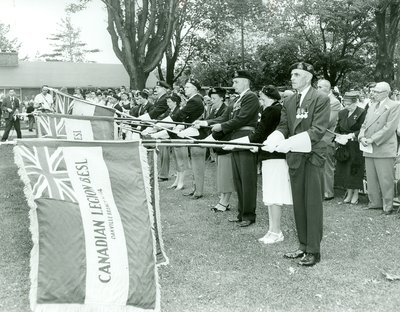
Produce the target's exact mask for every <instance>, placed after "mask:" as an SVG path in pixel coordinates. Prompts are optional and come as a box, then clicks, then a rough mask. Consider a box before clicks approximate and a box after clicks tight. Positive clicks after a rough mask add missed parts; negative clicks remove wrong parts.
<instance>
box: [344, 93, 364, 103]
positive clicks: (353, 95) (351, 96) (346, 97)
mask: <svg viewBox="0 0 400 312" xmlns="http://www.w3.org/2000/svg"><path fill="white" fill-rule="evenodd" d="M359 98H360V92H358V91H349V92H346V93H345V94H344V95H343V100H351V101H352V102H356V101H357V100H358V99H359Z"/></svg>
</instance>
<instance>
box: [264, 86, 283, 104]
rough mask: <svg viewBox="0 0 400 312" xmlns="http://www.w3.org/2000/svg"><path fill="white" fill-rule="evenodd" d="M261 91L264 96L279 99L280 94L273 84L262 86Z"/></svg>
mask: <svg viewBox="0 0 400 312" xmlns="http://www.w3.org/2000/svg"><path fill="white" fill-rule="evenodd" d="M261 92H262V93H264V94H265V95H266V96H268V97H269V98H271V99H274V100H280V99H281V95H280V94H279V91H278V89H277V88H276V87H275V86H273V85H269V86H264V87H263V88H262V89H261Z"/></svg>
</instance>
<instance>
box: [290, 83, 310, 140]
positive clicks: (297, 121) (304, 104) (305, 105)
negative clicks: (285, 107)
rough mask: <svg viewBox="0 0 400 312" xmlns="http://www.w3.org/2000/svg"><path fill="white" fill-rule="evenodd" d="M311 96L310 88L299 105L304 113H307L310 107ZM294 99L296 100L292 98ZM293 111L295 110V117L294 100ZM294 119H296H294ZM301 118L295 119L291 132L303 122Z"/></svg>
mask: <svg viewBox="0 0 400 312" xmlns="http://www.w3.org/2000/svg"><path fill="white" fill-rule="evenodd" d="M311 95H312V88H310V89H309V90H308V92H307V94H306V96H305V97H304V99H303V102H302V103H301V107H302V108H303V109H305V111H306V112H308V111H309V109H308V107H309V106H310V103H311ZM293 98H294V99H296V97H295V96H294V97H293ZM293 106H294V110H295V113H294V114H295V116H296V115H297V107H296V100H295V101H294V105H293ZM295 118H296V117H295ZM303 120H304V119H303V118H296V119H295V121H294V126H293V132H294V131H295V130H296V128H297V127H298V126H299V125H300V124H301V122H302V121H303Z"/></svg>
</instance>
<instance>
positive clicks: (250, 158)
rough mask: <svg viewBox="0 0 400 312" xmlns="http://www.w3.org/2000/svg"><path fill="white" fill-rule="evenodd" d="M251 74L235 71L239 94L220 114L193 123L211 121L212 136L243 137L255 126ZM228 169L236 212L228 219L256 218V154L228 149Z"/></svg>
mask: <svg viewBox="0 0 400 312" xmlns="http://www.w3.org/2000/svg"><path fill="white" fill-rule="evenodd" d="M250 81H251V74H250V73H249V72H248V71H245V70H241V71H235V73H234V75H233V88H234V89H235V91H236V93H238V94H239V97H238V98H237V99H236V101H235V102H234V104H233V105H232V106H229V107H228V108H227V109H226V110H225V112H224V114H223V115H222V116H221V117H218V118H216V119H212V120H207V121H202V122H200V123H197V124H198V125H199V126H207V125H213V127H212V129H211V130H212V131H213V133H214V134H213V136H214V137H216V138H219V139H223V140H231V139H238V138H241V137H247V136H248V135H249V134H250V133H251V132H252V131H254V130H255V128H256V126H257V121H258V111H259V109H260V102H259V101H258V97H257V95H256V94H255V93H253V92H252V91H250ZM232 171H233V180H234V185H235V189H236V192H237V196H238V215H237V217H236V218H233V219H230V220H229V221H231V222H236V223H237V225H238V226H240V227H246V226H249V225H250V224H252V223H254V222H255V221H256V204H257V203H256V201H257V154H256V153H252V152H250V151H249V150H238V151H233V152H232Z"/></svg>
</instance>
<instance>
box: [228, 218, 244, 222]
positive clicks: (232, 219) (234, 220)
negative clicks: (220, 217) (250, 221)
mask: <svg viewBox="0 0 400 312" xmlns="http://www.w3.org/2000/svg"><path fill="white" fill-rule="evenodd" d="M228 221H229V222H242V220H240V219H238V218H231V219H228Z"/></svg>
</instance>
